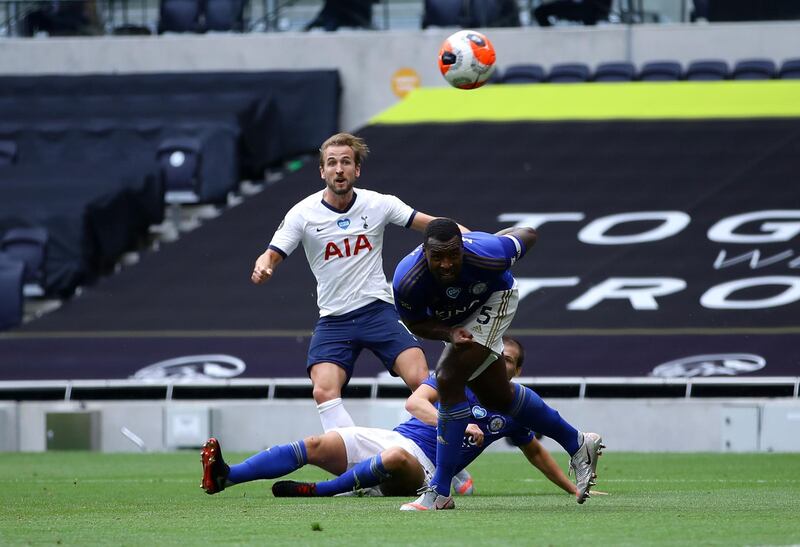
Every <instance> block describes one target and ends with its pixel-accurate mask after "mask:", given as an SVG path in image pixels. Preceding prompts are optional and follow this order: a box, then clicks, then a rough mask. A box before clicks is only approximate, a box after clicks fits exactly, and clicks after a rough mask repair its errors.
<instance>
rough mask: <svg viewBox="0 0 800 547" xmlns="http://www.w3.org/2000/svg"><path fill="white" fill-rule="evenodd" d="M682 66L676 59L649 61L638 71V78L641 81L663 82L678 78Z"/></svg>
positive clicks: (679, 77)
mask: <svg viewBox="0 0 800 547" xmlns="http://www.w3.org/2000/svg"><path fill="white" fill-rule="evenodd" d="M682 72H683V68H682V67H681V64H680V63H679V62H677V61H650V62H648V63H645V64H644V65H643V66H642V68H641V70H640V71H639V80H641V81H643V82H665V81H673V80H680V79H681V74H682Z"/></svg>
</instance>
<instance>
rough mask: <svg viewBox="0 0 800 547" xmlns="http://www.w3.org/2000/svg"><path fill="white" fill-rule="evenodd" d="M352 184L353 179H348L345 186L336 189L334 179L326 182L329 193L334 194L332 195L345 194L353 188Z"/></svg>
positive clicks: (353, 182) (353, 183)
mask: <svg viewBox="0 0 800 547" xmlns="http://www.w3.org/2000/svg"><path fill="white" fill-rule="evenodd" d="M354 185H355V181H348V184H347V187H346V188H342V189H337V188H336V181H335V180H334V181H332V182H331V183H329V184H328V190H330V191H331V193H332V194H334V195H337V196H346V195H347V193H348V192H350V191H351V190H352V189H353V186H354Z"/></svg>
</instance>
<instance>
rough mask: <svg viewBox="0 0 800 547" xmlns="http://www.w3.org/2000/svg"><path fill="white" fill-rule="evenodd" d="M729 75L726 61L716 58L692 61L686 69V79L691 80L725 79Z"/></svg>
mask: <svg viewBox="0 0 800 547" xmlns="http://www.w3.org/2000/svg"><path fill="white" fill-rule="evenodd" d="M729 75H730V69H729V68H728V63H726V62H725V61H720V60H716V59H702V60H698V61H692V62H691V63H689V68H687V69H686V79H687V80H692V81H713V80H725V79H727V78H728V76H729Z"/></svg>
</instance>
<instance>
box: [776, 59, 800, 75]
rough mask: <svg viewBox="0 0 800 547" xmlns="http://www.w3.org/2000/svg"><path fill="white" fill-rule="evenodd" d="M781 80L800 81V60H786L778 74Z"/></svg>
mask: <svg viewBox="0 0 800 547" xmlns="http://www.w3.org/2000/svg"><path fill="white" fill-rule="evenodd" d="M778 77H779V78H785V79H792V80H796V79H800V59H786V60H785V61H784V62H783V64H782V65H781V69H780V71H779V72H778Z"/></svg>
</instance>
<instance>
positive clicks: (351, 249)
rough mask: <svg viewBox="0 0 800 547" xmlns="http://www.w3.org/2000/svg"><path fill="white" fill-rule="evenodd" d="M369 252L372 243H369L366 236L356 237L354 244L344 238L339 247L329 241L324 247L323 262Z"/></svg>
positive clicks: (347, 238)
mask: <svg viewBox="0 0 800 547" xmlns="http://www.w3.org/2000/svg"><path fill="white" fill-rule="evenodd" d="M371 250H372V243H370V242H369V239H368V238H367V236H365V235H360V236H358V237H357V238H356V240H355V243H350V238H349V237H346V238H344V240H343V241H342V242H341V243H340V244H339V245H337V244H336V242H334V241H329V242H328V244H327V245H325V260H330V259H331V258H345V257H348V256H356V255H357V254H358V253H359V252H361V251H364V252H369V251H371Z"/></svg>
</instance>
